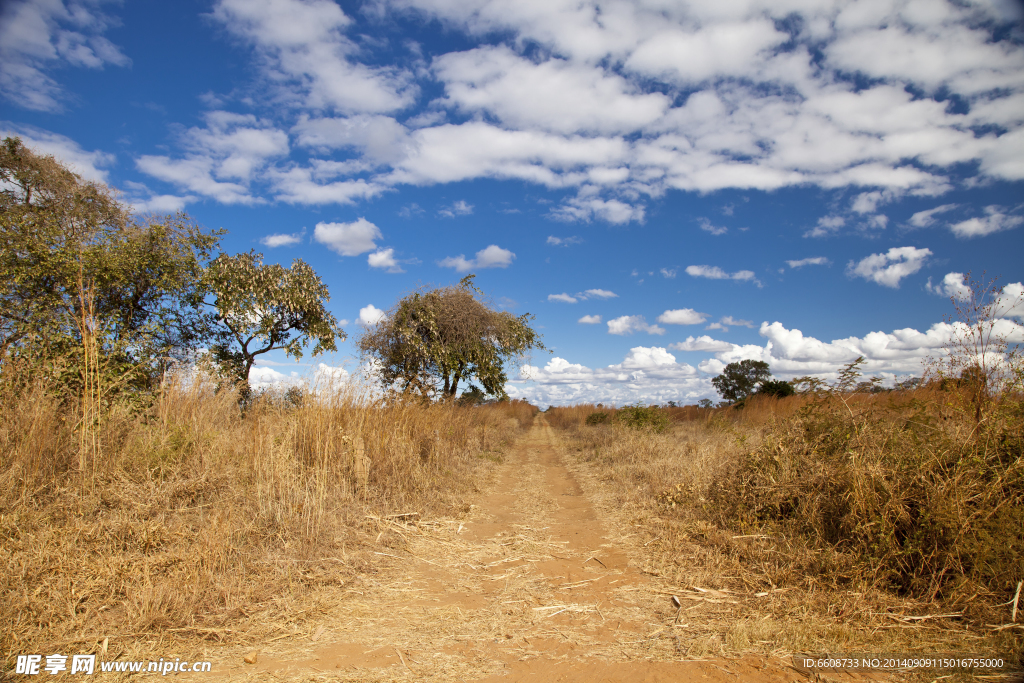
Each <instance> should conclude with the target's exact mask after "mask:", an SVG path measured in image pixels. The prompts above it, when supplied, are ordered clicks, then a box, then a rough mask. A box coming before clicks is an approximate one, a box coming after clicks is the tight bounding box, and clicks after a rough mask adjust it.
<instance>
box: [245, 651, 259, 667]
mask: <svg viewBox="0 0 1024 683" xmlns="http://www.w3.org/2000/svg"><path fill="white" fill-rule="evenodd" d="M259 656H260V653H259V652H250V653H249V654H247V655H246V656H245V657H243V658H242V661H243V662H245V663H246V664H255V663H256V660H257V659H259Z"/></svg>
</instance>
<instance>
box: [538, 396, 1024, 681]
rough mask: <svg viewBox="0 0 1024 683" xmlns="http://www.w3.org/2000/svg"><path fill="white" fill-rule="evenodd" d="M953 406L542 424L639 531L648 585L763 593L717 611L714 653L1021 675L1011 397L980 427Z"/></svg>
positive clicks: (1017, 482)
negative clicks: (922, 654) (892, 657)
mask: <svg viewBox="0 0 1024 683" xmlns="http://www.w3.org/2000/svg"><path fill="white" fill-rule="evenodd" d="M952 398H953V397H951V396H950V395H949V394H948V393H947V392H940V391H938V390H935V389H922V390H918V391H916V392H893V393H883V394H853V395H843V396H841V397H840V396H838V395H832V396H831V397H828V398H825V397H820V396H819V397H817V398H815V397H811V396H795V397H790V398H786V399H774V398H759V399H758V400H756V401H749V402H748V404H747V406H746V407H745V408H744V409H743V410H732V409H730V408H726V409H714V410H707V409H698V408H696V407H688V408H676V409H672V408H669V409H666V412H667V413H668V414H669V415H670V416H671V417H672V418H673V419H674V421H675V422H674V424H673V426H672V427H671V428H670V429H669V430H668V431H666V432H664V433H662V434H658V433H654V432H653V431H651V430H630V429H625V428H623V427H622V426H621V425H618V424H616V421H615V420H614V419H611V420H608V422H607V423H605V424H598V425H587V424H586V418H587V417H588V416H589V415H591V414H592V413H594V412H596V411H599V410H602V409H598V408H596V407H595V406H590V405H583V406H573V407H571V408H564V409H562V408H559V409H553V410H551V411H549V412H548V413H547V414H546V416H547V419H548V421H549V422H550V423H551V424H552V425H553V426H555V427H556V428H558V429H559V430H560V433H561V434H562V437H563V440H564V441H565V443H566V445H567V447H568V448H569V450H571V451H575V452H576V454H577V457H578V458H579V459H580V461H581V464H582V465H583V466H584V467H585V469H587V470H590V471H592V472H593V474H594V476H595V477H596V478H597V479H598V480H600V481H601V482H602V483H601V486H602V487H604V488H609V489H610V490H611V491H612V493H611V499H610V501H609V507H610V508H612V509H619V510H621V511H623V514H624V515H626V516H627V517H628V520H627V523H631V524H633V525H634V526H636V527H637V528H638V529H639V530H640V533H641V535H642V543H640V544H639V545H638V549H639V550H640V551H641V552H642V554H643V557H644V560H643V561H644V562H645V564H646V569H647V571H649V572H651V573H652V574H654V575H657V576H660V577H662V578H663V579H664V580H666V581H668V582H672V583H675V584H677V585H679V586H680V587H681V588H682V587H692V586H701V587H708V588H721V589H727V590H731V591H733V592H734V593H736V594H740V593H742V594H753V593H758V594H762V595H763V598H762V600H761V603H760V604H756V605H751V604H750V603H749V601H744V604H742V606H741V607H742V610H741V611H739V612H737V611H736V610H737V609H740V608H739V607H737V608H735V609H730V608H729V607H727V606H725V605H723V606H719V607H717V608H718V609H720V610H721V615H720V617H719V618H720V621H719V622H718V625H719V626H720V627H721V628H719V629H717V630H715V629H714V628H712V630H711V632H710V634H709V635H708V638H711V639H713V640H714V643H716V644H715V645H714V647H711V645H710V644H709V647H711V649H712V650H714V651H716V652H726V651H729V650H730V648H731V649H732V650H734V651H735V650H736V649H739V650H741V651H743V650H746V649H751V648H752V649H754V650H756V649H758V646H757V643H758V642H763V643H765V645H763V646H762V647H767V643H769V642H770V643H772V647H782V648H784V649H787V650H789V651H801V650H803V651H806V650H808V649H811V648H814V649H818V650H822V651H832V652H837V651H847V652H849V651H852V650H853V648H859V651H861V652H870V651H874V652H913V651H930V652H939V651H948V652H967V651H977V652H998V653H1000V654H1002V655H1004V656H1007V655H1009V656H1011V657H1015V658H1016V659H1017V660H1018V661H1020V659H1021V657H1022V653H1024V617H1022V615H1021V614H1020V613H1018V614H1017V621H1016V623H1012V622H1011V605H1010V604H1009V602H1008V601H1012V598H1013V595H1014V589H1015V588H1016V586H1017V582H1018V581H1021V580H1024V460H1022V456H1021V452H1020V447H1021V437H1020V434H1021V433H1022V431H1024V430H1022V420H1021V417H1022V415H1021V407H1020V401H1019V397H1014V396H1007V397H1004V400H1003V403H1002V404H1001V405H999V406H993V410H992V412H991V415H992V418H991V420H990V421H989V422H988V423H987V424H986V425H983V426H982V427H980V428H979V426H978V425H976V424H974V423H973V422H972V421H971V419H970V416H969V415H967V414H965V413H964V412H963V411H956V410H954V408H953V407H955V405H956V403H957V402H956V401H955V400H952ZM603 410H605V412H614V411H608V409H603ZM755 602H756V601H755ZM1019 611H1020V610H1018V612H1019ZM939 614H955V615H957V616H955V617H946V618H937V617H934V616H933V615H939ZM769 632H770V634H771V635H770V636H769V635H766V634H768V633H769ZM708 642H709V643H711V641H710V640H709V641H708ZM730 643H731V645H730Z"/></svg>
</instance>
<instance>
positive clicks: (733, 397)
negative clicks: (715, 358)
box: [711, 360, 771, 401]
mask: <svg viewBox="0 0 1024 683" xmlns="http://www.w3.org/2000/svg"><path fill="white" fill-rule="evenodd" d="M769 378H771V372H770V371H769V370H768V364H767V363H765V362H764V361H763V360H741V361H739V362H737V363H729V364H728V365H726V366H725V369H724V370H723V371H722V374H721V375H718V376H717V377H715V378H713V379H712V380H711V383H712V384H714V385H715V389H717V390H718V393H719V394H721V395H722V398H724V399H725V400H727V401H742V400H743V399H745V398H746V397H747V396H749V395H750V394H752V393H754V391H755V390H756V389H757V387H758V385H759V384H761V383H762V382H766V381H768V379H769Z"/></svg>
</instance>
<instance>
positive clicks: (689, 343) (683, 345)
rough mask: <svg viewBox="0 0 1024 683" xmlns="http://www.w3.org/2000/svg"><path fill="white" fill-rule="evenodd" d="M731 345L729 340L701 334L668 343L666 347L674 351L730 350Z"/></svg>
mask: <svg viewBox="0 0 1024 683" xmlns="http://www.w3.org/2000/svg"><path fill="white" fill-rule="evenodd" d="M733 346H734V345H733V344H731V343H730V342H727V341H719V340H717V339H712V338H711V337H709V336H707V335H706V334H702V335H701V336H699V337H693V336H689V337H687V338H686V341H682V342H676V343H674V344H669V345H668V348H670V349H672V350H674V351H731V350H732V348H733Z"/></svg>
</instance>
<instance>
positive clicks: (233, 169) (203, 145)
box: [135, 111, 289, 204]
mask: <svg viewBox="0 0 1024 683" xmlns="http://www.w3.org/2000/svg"><path fill="white" fill-rule="evenodd" d="M205 119H206V127H205V128H198V127H193V128H190V129H188V130H187V131H185V132H183V133H182V134H181V135H179V136H178V137H179V140H180V143H181V145H182V146H183V147H184V148H185V149H186V150H187V153H186V155H185V157H184V158H180V159H175V158H171V157H169V156H161V155H142V156H140V157H138V158H137V159H136V160H135V165H136V167H137V168H138V169H139V170H140V171H142V172H143V173H146V174H148V175H151V176H153V177H154V178H158V179H160V180H163V181H165V182H168V183H172V184H174V185H177V186H179V187H181V188H184V189H186V190H188V191H190V192H193V193H195V194H197V195H201V196H204V197H210V198H212V199H215V200H217V201H219V202H221V203H223V204H255V203H258V202H259V201H260V200H258V199H257V198H256V197H254V196H252V195H251V194H250V193H249V188H248V186H249V183H250V181H252V180H253V179H255V178H258V177H260V176H261V175H262V173H263V171H264V169H265V167H266V166H267V164H268V163H270V162H271V161H272V160H273V159H275V158H279V157H283V156H285V155H287V154H288V150H289V148H288V135H287V134H286V133H285V132H284V131H281V130H277V129H276V128H274V127H273V126H271V125H269V124H266V123H264V122H261V121H259V120H258V119H257V118H256V117H255V116H252V115H250V114H235V113H233V112H227V111H212V112H207V113H206V114H205Z"/></svg>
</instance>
